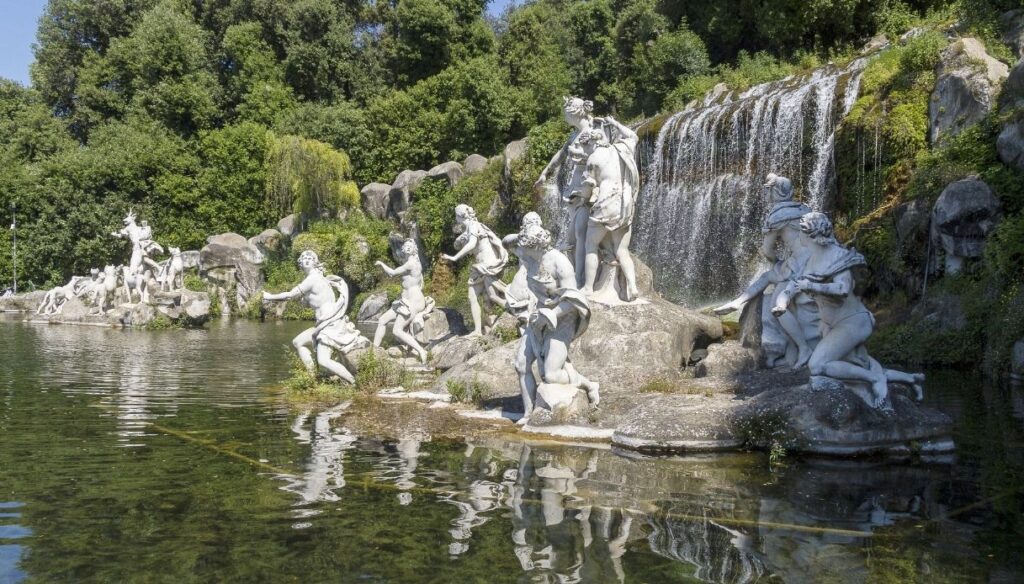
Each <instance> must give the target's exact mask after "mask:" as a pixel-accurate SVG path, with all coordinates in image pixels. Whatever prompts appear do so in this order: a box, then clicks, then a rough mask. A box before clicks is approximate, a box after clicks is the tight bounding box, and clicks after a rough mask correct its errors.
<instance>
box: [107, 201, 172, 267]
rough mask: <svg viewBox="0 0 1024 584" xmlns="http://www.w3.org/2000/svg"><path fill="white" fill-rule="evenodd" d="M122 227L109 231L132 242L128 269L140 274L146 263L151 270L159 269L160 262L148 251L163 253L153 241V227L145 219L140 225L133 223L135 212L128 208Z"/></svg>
mask: <svg viewBox="0 0 1024 584" xmlns="http://www.w3.org/2000/svg"><path fill="white" fill-rule="evenodd" d="M123 223H124V227H123V228H122V229H121V230H120V231H115V232H113V233H111V235H113V236H114V237H117V238H127V239H128V241H130V242H131V244H132V257H131V260H129V262H128V271H129V272H130V273H131V274H133V275H135V274H142V273H143V271H144V270H145V268H144V264H145V265H148V266H149V267H150V269H151V271H152V272H154V273H157V272H159V271H160V264H158V263H156V262H155V261H153V260H152V259H151V258H150V257H149V254H150V253H154V252H155V253H163V251H164V249H163V248H162V247H160V244H158V243H157V242H155V241H153V229H152V228H151V227H150V226H149V223H147V222H146V221H143V222H142V225H138V224H136V223H135V212H134V211H131V210H129V211H128V215H126V216H125V218H124V220H123Z"/></svg>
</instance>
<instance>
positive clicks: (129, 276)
mask: <svg viewBox="0 0 1024 584" xmlns="http://www.w3.org/2000/svg"><path fill="white" fill-rule="evenodd" d="M152 277H153V272H151V271H150V270H142V271H141V272H132V270H131V267H130V266H121V282H122V283H123V285H124V296H125V302H127V303H128V304H131V303H133V302H134V298H135V293H136V292H137V293H138V295H139V302H142V303H144V304H146V303H149V281H150V279H152Z"/></svg>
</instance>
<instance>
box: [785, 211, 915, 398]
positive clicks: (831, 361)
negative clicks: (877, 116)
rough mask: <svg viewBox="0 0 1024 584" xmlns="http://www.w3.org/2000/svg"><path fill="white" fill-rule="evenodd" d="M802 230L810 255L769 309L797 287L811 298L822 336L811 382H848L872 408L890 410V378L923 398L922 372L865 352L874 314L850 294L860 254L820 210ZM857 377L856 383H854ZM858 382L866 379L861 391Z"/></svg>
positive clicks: (829, 385)
mask: <svg viewBox="0 0 1024 584" xmlns="http://www.w3.org/2000/svg"><path fill="white" fill-rule="evenodd" d="M800 231H801V237H802V239H803V242H804V245H806V246H807V248H808V249H809V250H810V257H809V259H808V262H807V265H806V266H805V267H804V270H803V274H802V276H801V277H800V278H797V279H796V280H793V281H790V282H789V283H788V284H787V285H786V287H785V289H784V290H783V291H782V293H781V294H779V296H778V299H777V300H776V303H775V306H773V307H772V314H775V315H776V316H780V315H782V314H784V313H785V312H786V310H787V309H788V308H789V304H790V303H791V302H792V300H793V298H794V297H795V296H796V295H797V293H798V292H803V293H805V294H807V295H809V296H810V297H811V298H813V299H814V301H815V303H816V304H817V306H818V312H819V314H820V316H821V330H822V337H821V341H819V342H818V344H817V346H816V347H815V348H814V351H812V352H811V355H810V359H809V361H808V367H809V368H810V370H811V387H812V388H813V389H816V390H825V389H835V388H837V387H839V386H841V385H846V386H847V387H849V388H850V389H851V390H853V391H854V392H855V393H857V394H858V395H859V396H860V397H861V398H862V399H864V401H865V402H867V403H868V405H870V406H871V407H874V408H881V409H889V408H891V407H892V406H891V403H890V401H889V385H888V384H889V382H890V381H895V382H899V383H905V384H908V385H910V386H912V387H913V389H914V392H915V398H916V399H918V400H921V399H923V397H924V393H923V389H922V384H923V383H924V374H921V373H904V372H902V371H896V370H893V369H885V368H883V367H882V366H881V365H880V364H879V363H878V361H876V360H875V359H873V358H871V356H870V355H868V352H867V349H866V348H865V347H864V343H865V342H866V341H867V340H868V337H870V336H871V333H872V331H874V328H875V317H874V316H873V315H872V314H871V312H870V311H869V310H868V309H867V308H866V307H865V306H864V304H863V303H862V302H861V300H860V298H858V297H857V296H856V295H855V294H854V291H853V289H854V277H853V273H852V271H851V270H852V269H853V268H855V267H857V266H860V265H864V263H865V262H864V256H862V255H860V254H859V253H857V252H856V251H855V250H852V249H848V248H846V247H844V246H842V245H840V244H839V242H837V241H836V239H835V236H834V235H833V233H832V222H831V221H829V218H828V217H827V216H825V214H823V213H816V212H811V213H807V214H806V215H804V216H803V218H802V219H801V220H800ZM858 382H859V383H858ZM861 384H867V385H868V386H869V387H870V390H869V391H864V390H863V388H862V387H861Z"/></svg>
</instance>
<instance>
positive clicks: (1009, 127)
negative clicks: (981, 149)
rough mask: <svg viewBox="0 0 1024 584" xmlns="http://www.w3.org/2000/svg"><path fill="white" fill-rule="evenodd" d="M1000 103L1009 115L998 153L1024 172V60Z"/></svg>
mask: <svg viewBox="0 0 1024 584" xmlns="http://www.w3.org/2000/svg"><path fill="white" fill-rule="evenodd" d="M1022 12H1024V11H1022ZM999 101H1000V103H1001V104H1002V105H1001V107H1002V111H1003V112H1007V113H1008V114H1009V115H1008V116H1007V121H1006V123H1005V124H1004V125H1003V128H1002V129H1001V130H1000V132H999V137H998V138H997V139H996V152H997V153H998V154H999V160H1001V161H1002V162H1003V164H1006V165H1007V166H1012V167H1016V168H1018V169H1021V170H1024V113H1022V112H1024V59H1021V60H1020V61H1018V62H1017V64H1016V65H1014V67H1013V69H1011V70H1010V76H1009V77H1007V78H1006V82H1005V83H1004V84H1003V93H1002V96H1001V97H1000V99H999Z"/></svg>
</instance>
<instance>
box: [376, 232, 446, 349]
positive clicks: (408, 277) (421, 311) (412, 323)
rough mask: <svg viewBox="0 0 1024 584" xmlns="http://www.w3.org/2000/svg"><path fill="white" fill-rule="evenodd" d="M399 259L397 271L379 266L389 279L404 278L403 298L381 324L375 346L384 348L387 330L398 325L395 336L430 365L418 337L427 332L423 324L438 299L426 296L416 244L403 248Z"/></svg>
mask: <svg viewBox="0 0 1024 584" xmlns="http://www.w3.org/2000/svg"><path fill="white" fill-rule="evenodd" d="M399 259H400V261H402V265H400V266H398V267H397V268H392V267H391V266H389V265H387V264H385V263H384V262H380V261H378V262H377V265H378V266H380V268H381V269H382V270H384V273H386V274H387V275H389V276H401V277H402V297H401V298H399V299H398V300H396V301H395V302H394V303H392V305H391V308H390V309H388V311H387V312H385V313H384V314H383V315H382V316H381V317H380V320H378V321H377V331H376V333H375V334H374V336H373V346H375V347H379V346H381V343H382V342H383V341H384V335H385V333H386V332H387V326H388V325H389V324H391V323H394V325H393V326H392V328H391V334H392V335H393V336H394V337H395V339H397V340H398V341H399V342H401V343H402V344H404V345H405V346H407V347H409V348H410V349H412V350H413V352H415V353H416V356H417V357H418V358H419V360H420V362H421V363H426V362H427V351H426V349H424V348H423V347H422V346H421V345H420V344H419V342H418V341H417V340H416V333H417V332H419V331H420V330H422V329H423V321H424V320H426V318H427V315H429V314H430V311H431V310H433V309H434V299H433V298H431V297H429V296H426V295H425V294H424V293H423V264H421V263H420V254H419V250H418V249H417V247H416V241H415V240H412V239H408V240H406V241H405V243H403V244H402V257H401V258H399Z"/></svg>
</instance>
